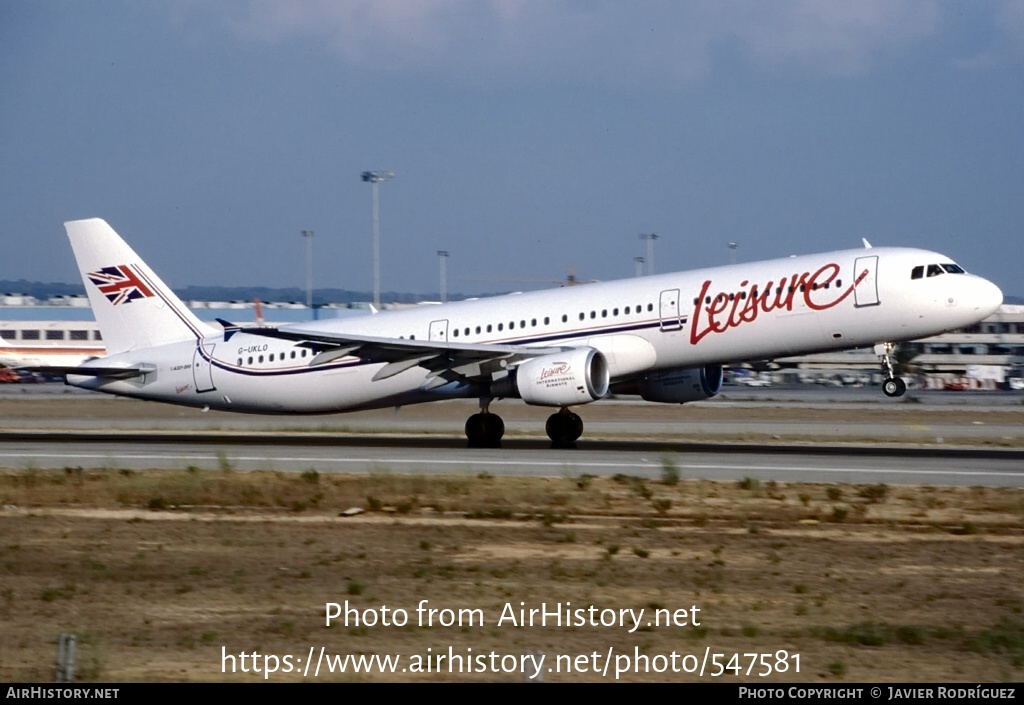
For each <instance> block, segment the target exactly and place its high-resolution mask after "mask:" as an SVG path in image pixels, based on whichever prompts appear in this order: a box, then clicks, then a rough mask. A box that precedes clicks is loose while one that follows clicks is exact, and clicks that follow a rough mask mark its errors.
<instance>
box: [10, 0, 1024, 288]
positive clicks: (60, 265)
mask: <svg viewBox="0 0 1024 705" xmlns="http://www.w3.org/2000/svg"><path fill="white" fill-rule="evenodd" d="M0 165H2V168H0V205H2V213H3V216H4V218H3V223H2V225H0V242H2V248H0V279H20V278H25V279H29V280H42V281H68V282H70V281H76V280H77V278H78V274H77V270H76V268H75V266H74V262H73V258H72V256H71V253H70V248H69V247H68V245H67V240H66V237H65V235H64V230H63V227H62V223H63V221H65V220H71V219H76V218H83V217H92V216H99V217H103V218H105V219H106V220H108V221H109V222H110V223H111V225H113V226H114V228H115V229H117V230H118V231H119V232H120V233H121V234H122V235H124V236H125V237H126V239H128V241H129V242H130V244H132V246H133V247H134V248H135V249H136V250H137V251H138V252H139V253H140V254H141V255H142V256H143V257H144V258H145V259H146V260H147V261H148V262H149V264H150V265H151V266H152V267H153V268H154V269H155V270H156V271H157V272H158V273H159V274H160V275H161V276H162V277H163V278H164V279H165V280H166V281H167V282H168V283H169V284H170V285H172V286H176V287H182V286H187V285H203V284H224V285H230V286H244V285H266V286H299V287H303V286H304V285H305V250H304V247H305V245H304V242H303V240H302V237H301V235H300V232H301V231H302V230H313V231H314V232H315V233H316V234H315V236H314V244H313V248H314V256H315V267H314V284H315V285H316V286H317V287H328V286H330V287H343V288H351V289H362V290H367V291H368V290H370V288H371V286H372V269H371V263H372V249H371V240H372V237H371V236H372V209H371V193H370V187H369V186H368V185H367V184H365V183H362V182H361V181H360V178H359V176H360V173H361V172H363V171H366V170H388V169H390V170H393V171H394V172H395V178H394V179H393V180H392V181H389V182H387V183H385V184H382V185H381V187H380V213H381V242H382V244H381V261H382V275H381V280H382V281H381V286H382V288H383V289H384V290H385V291H387V290H398V291H410V292H417V293H423V294H425V295H426V294H429V293H432V292H437V290H438V286H439V285H438V269H439V268H438V258H437V255H436V251H437V250H441V249H443V250H447V251H448V252H450V257H449V259H448V266H447V270H448V288H449V290H450V291H459V292H464V293H466V294H472V293H479V292H487V291H499V290H509V289H526V288H536V287H538V286H544V285H545V284H543V283H542V282H536V281H522V282H517V281H510V280H516V279H539V280H542V281H543V280H546V279H557V278H560V277H564V276H565V275H566V274H567V272H568V271H569V268H570V267H574V268H575V271H576V273H577V275H578V276H580V277H581V278H595V279H602V280H608V279H616V278H622V277H629V276H632V275H633V274H634V271H635V265H634V261H633V258H634V257H636V256H643V255H645V254H646V248H645V245H644V243H643V242H642V241H641V240H640V239H639V237H638V235H639V234H640V233H651V232H655V233H658V234H659V236H660V239H659V240H658V241H657V242H656V245H655V268H656V270H657V271H659V272H664V271H669V270H675V269H689V268H694V267H700V266H707V265H715V264H721V263H726V262H728V261H729V259H730V253H729V250H728V243H729V242H730V241H732V242H736V243H738V249H737V251H736V256H737V259H738V260H740V261H749V260H754V259H764V258H770V257H776V256H786V255H789V254H800V253H808V252H814V251H823V250H831V249H841V248H846V247H859V246H860V239H861V238H862V237H866V238H868V239H869V240H870V241H871V242H872V243H873V244H874V245H876V246H880V245H907V246H915V247H925V248H929V249H935V250H938V251H940V252H943V253H945V254H947V255H949V256H950V257H952V258H953V259H955V260H956V261H958V262H960V264H962V265H963V266H964V267H965V268H967V269H968V270H969V271H973V272H976V273H978V274H982V275H984V276H986V277H989V278H991V279H993V280H994V281H995V282H996V283H997V284H999V285H1000V286H1001V287H1002V288H1003V290H1004V292H1005V293H1007V294H1010V295H1024V284H1021V283H1020V280H1021V271H1022V269H1024V268H1022V259H1024V258H1022V255H1024V2H1020V1H1014V2H1010V1H1009V0H1006V1H1003V0H989V1H984V2H947V1H942V0H860V1H858V2H849V0H845V1H836V2H833V1H830V0H778V1H776V2H770V3H767V2H740V1H731V0H714V1H712V0H708V1H706V2H697V1H694V2H644V1H643V0H641V1H639V2H629V3H627V2H611V1H604V2H601V1H599V0H588V1H582V0H579V1H567V2H554V1H541V0H416V1H415V2H408V1H407V0H374V1H371V0H350V1H348V2H345V1H331V2H328V1H326V0H324V1H308V2H301V1H293V2H287V3H285V2H277V1H276V0H274V1H271V0H233V1H230V2H202V1H200V0H165V1H162V2H120V1H116V0H97V1H95V2H76V1H70V2H56V1H53V0H31V1H28V0H3V2H0Z"/></svg>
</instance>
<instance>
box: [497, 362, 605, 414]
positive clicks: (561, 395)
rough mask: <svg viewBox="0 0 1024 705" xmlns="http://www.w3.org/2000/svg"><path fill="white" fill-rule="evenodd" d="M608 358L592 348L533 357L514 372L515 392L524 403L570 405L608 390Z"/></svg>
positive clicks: (599, 396)
mask: <svg viewBox="0 0 1024 705" xmlns="http://www.w3.org/2000/svg"><path fill="white" fill-rule="evenodd" d="M608 381H609V373H608V361H607V360H606V359H605V357H604V355H603V354H601V352H600V351H598V350H595V349H594V348H576V349H574V350H569V351H568V352H557V353H552V354H551V355H544V356H543V357H535V358H533V359H531V360H527V361H526V362H524V363H522V364H521V365H519V367H518V368H517V369H516V371H515V391H516V393H517V395H518V396H519V397H520V398H521V399H522V400H523V401H525V402H526V403H527V404H536V405H538V406H570V405H572V404H587V403H589V402H592V401H597V400H598V399H600V398H601V397H603V396H605V395H606V394H607V393H608Z"/></svg>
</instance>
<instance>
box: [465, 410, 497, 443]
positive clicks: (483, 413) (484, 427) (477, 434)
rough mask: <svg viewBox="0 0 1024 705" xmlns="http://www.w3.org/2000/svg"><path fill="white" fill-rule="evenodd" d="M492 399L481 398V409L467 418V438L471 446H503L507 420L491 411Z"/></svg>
mask: <svg viewBox="0 0 1024 705" xmlns="http://www.w3.org/2000/svg"><path fill="white" fill-rule="evenodd" d="M490 405H491V400H490V399H481V400H480V411H479V412H478V413H476V414H473V415H472V416H470V417H469V418H468V419H466V439H467V440H468V441H469V447H470V448H501V437H502V436H504V435H505V422H504V421H502V420H501V417H500V416H498V415H497V414H492V413H491V412H490V411H489V407H490Z"/></svg>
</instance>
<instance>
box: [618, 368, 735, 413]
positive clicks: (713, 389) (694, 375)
mask: <svg viewBox="0 0 1024 705" xmlns="http://www.w3.org/2000/svg"><path fill="white" fill-rule="evenodd" d="M721 390H722V366H721V365H707V366H705V367H688V368H685V369H671V370H657V371H655V372H648V373H647V374H645V375H643V376H642V377H641V378H639V379H638V380H637V382H636V393H637V394H639V395H640V397H641V398H642V399H644V400H645V401H657V402H663V403H666V404H683V403H685V402H688V401H700V400H701V399H710V398H711V397H713V396H715V395H716V394H718V393H719V392H720V391H721Z"/></svg>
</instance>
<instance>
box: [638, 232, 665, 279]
mask: <svg viewBox="0 0 1024 705" xmlns="http://www.w3.org/2000/svg"><path fill="white" fill-rule="evenodd" d="M659 237H661V236H660V235H658V233H640V239H641V240H647V273H648V274H654V241H655V240H657V239H658V238H659Z"/></svg>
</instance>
